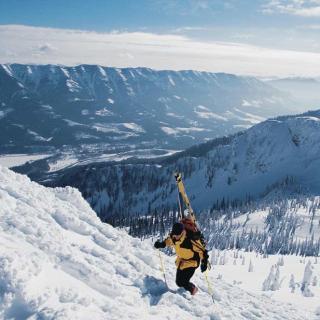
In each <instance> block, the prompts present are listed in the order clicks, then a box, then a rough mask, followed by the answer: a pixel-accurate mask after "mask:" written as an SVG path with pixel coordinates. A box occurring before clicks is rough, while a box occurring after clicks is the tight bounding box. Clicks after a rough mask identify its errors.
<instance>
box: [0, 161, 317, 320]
mask: <svg viewBox="0 0 320 320" xmlns="http://www.w3.org/2000/svg"><path fill="white" fill-rule="evenodd" d="M0 181H1V184H0V204H1V205H0V217H1V224H0V230H1V232H0V244H1V245H0V284H1V285H0V297H1V299H0V318H1V319H5V320H9V319H28V320H36V319H42V320H49V319H55V320H57V319H59V320H62V319H65V320H67V319H68V320H70V319H89V318H90V319H95V320H99V319H119V317H121V318H122V319H139V320H140V319H177V318H180V319H203V320H205V319H260V318H263V319H290V320H294V319H301V320H302V319H316V318H315V314H314V313H311V312H309V311H306V310H303V309H296V308H294V307H293V306H292V305H288V304H284V303H279V302H276V301H273V300H270V299H269V298H268V297H255V296H254V295H252V294H249V293H246V292H245V291H243V290H241V289H239V288H236V287H234V286H232V285H230V284H226V283H224V282H223V281H221V280H219V281H217V280H214V279H212V278H211V281H214V290H215V291H216V292H218V293H219V297H218V296H216V298H217V300H220V301H219V302H218V303H217V304H216V306H214V307H213V306H212V301H211V298H210V297H209V295H208V294H207V293H206V285H205V282H204V280H203V277H202V276H200V274H199V273H197V275H196V277H195V282H196V283H197V284H198V285H199V288H200V291H199V294H198V295H197V296H195V297H194V298H191V297H190V296H189V295H188V294H186V293H184V292H182V291H180V290H178V291H176V287H175V285H174V284H173V283H174V272H175V267H173V258H170V257H166V258H165V265H166V272H167V277H168V282H169V285H170V287H171V288H172V289H173V291H168V290H167V289H166V288H165V286H164V284H163V281H162V275H161V273H160V271H159V270H158V267H159V262H158V257H157V254H156V253H155V252H154V249H153V248H152V247H151V245H150V244H149V243H148V242H140V240H138V239H133V238H131V237H129V236H128V235H127V234H126V233H125V232H124V231H118V230H115V229H114V228H112V227H111V226H109V225H106V224H102V223H101V222H100V220H99V219H98V218H97V216H96V215H95V213H94V212H93V211H92V210H91V209H90V207H89V205H88V204H87V203H86V202H85V201H84V200H83V199H82V197H81V195H80V193H79V192H78V191H77V190H75V189H73V188H55V189H48V188H45V187H43V186H40V185H38V184H37V183H34V182H31V181H30V180H29V179H28V178H27V177H25V176H22V175H18V174H15V173H13V172H12V171H10V170H8V169H5V168H3V167H0Z"/></svg>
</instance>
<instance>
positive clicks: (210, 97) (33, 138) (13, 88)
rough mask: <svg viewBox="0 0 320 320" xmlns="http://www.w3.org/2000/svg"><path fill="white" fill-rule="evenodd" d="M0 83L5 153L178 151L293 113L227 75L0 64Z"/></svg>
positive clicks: (272, 95)
mask: <svg viewBox="0 0 320 320" xmlns="http://www.w3.org/2000/svg"><path fill="white" fill-rule="evenodd" d="M0 88H1V90H0V152H1V153H4V152H20V153H21V152H24V153H25V152H28V153H30V152H31V151H41V152H43V151H48V150H49V151H50V150H52V149H50V148H52V147H54V148H63V149H64V150H65V149H66V148H70V147H77V148H78V149H80V150H78V154H84V153H90V152H92V153H97V154H98V155H101V154H102V153H115V150H116V152H119V151H128V150H132V149H137V148H140V149H141V148H142V149H153V148H155V147H158V148H165V149H175V150H181V149H183V148H186V147H189V146H191V145H194V144H196V143H199V142H203V141H206V140H207V139H212V138H214V137H217V136H222V135H226V134H230V133H233V132H236V131H239V130H242V129H244V128H248V127H250V126H252V125H253V124H256V123H258V122H260V121H263V120H264V119H266V118H268V117H272V116H275V115H280V114H289V113H293V112H295V111H296V109H295V107H294V106H295V102H294V101H293V100H292V99H290V98H288V97H287V95H286V94H283V93H281V92H280V91H279V90H277V89H274V88H273V87H271V86H269V85H268V84H266V83H264V82H262V81H259V80H257V79H255V78H253V77H239V76H235V75H231V74H223V73H217V74H214V73H208V72H196V71H180V72H175V71H155V70H151V69H147V68H126V69H118V68H106V67H101V66H98V65H79V66H76V67H64V66H57V65H20V64H7V65H5V64H3V65H0ZM54 152H56V149H55V150H54Z"/></svg>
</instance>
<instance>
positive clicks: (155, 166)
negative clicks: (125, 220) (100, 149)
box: [43, 111, 320, 218]
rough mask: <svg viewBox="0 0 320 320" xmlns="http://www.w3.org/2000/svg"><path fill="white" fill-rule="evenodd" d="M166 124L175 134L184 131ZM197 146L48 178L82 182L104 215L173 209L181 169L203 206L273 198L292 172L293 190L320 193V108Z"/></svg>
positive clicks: (77, 184)
mask: <svg viewBox="0 0 320 320" xmlns="http://www.w3.org/2000/svg"><path fill="white" fill-rule="evenodd" d="M163 129H164V130H167V131H168V132H170V133H171V134H172V135H174V134H176V130H177V128H176V129H175V130H173V129H172V128H169V127H163ZM180 129H185V128H180ZM184 133H185V134H190V132H188V131H184ZM190 150H191V149H190ZM190 150H189V151H188V150H187V151H186V152H184V153H181V154H176V155H174V156H172V157H171V158H168V159H164V160H163V161H159V162H155V161H153V162H150V161H149V162H148V161H144V162H143V161H141V162H140V163H138V164H123V165H117V164H109V165H102V164H92V165H90V166H88V167H87V168H86V170H87V175H86V176H85V179H84V178H83V174H82V172H83V168H77V169H73V170H68V169H66V170H65V171H63V172H60V173H59V175H56V176H52V177H50V176H47V177H44V179H43V180H45V181H46V182H47V181H49V179H50V178H51V179H52V182H49V183H52V184H53V185H54V186H61V185H62V186H64V185H71V186H75V187H77V188H79V190H80V191H81V192H83V193H84V194H85V198H86V199H87V200H88V201H89V202H90V203H91V204H92V207H93V208H94V210H95V211H96V212H97V213H98V214H99V215H100V216H101V217H103V218H105V217H107V216H108V215H112V214H115V215H118V214H128V213H130V214H132V213H138V214H142V215H143V214H150V213H151V212H153V211H154V210H155V209H156V210H157V211H159V210H160V211H164V212H166V211H169V210H172V208H173V207H174V206H176V203H177V200H176V189H175V181H174V179H173V173H174V172H176V171H177V170H178V171H181V172H182V173H183V174H184V177H185V183H186V186H187V188H188V195H189V197H190V198H191V199H192V204H193V207H194V208H195V210H197V211H201V210H203V211H204V210H207V209H210V208H212V207H213V205H214V204H215V203H216V201H219V202H221V201H222V200H223V199H224V200H225V201H226V200H229V201H232V200H241V201H243V200H245V199H246V197H248V196H250V197H251V198H254V199H258V198H263V197H266V196H268V195H269V194H271V193H272V192H273V191H274V190H276V189H277V187H279V186H280V185H281V184H283V182H285V181H286V180H288V178H289V182H290V185H287V186H285V188H287V189H288V190H289V189H290V188H291V189H294V188H295V189H296V193H300V194H301V193H303V194H308V195H310V194H311V195H318V194H320V176H319V169H318V168H319V166H320V161H319V159H320V151H319V150H320V111H314V112H309V113H305V114H302V115H298V116H286V117H279V118H275V119H270V120H267V121H265V122H262V123H259V124H257V125H255V126H254V127H252V128H250V129H248V130H247V131H245V132H243V133H241V134H238V135H235V136H230V137H225V138H221V139H216V140H212V141H211V142H208V143H207V145H205V144H203V145H200V146H199V152H196V153H192V151H190ZM201 150H203V151H201ZM105 181H108V183H105Z"/></svg>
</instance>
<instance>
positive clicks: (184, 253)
mask: <svg viewBox="0 0 320 320" xmlns="http://www.w3.org/2000/svg"><path fill="white" fill-rule="evenodd" d="M169 246H172V247H174V248H175V251H176V255H177V259H176V267H177V274H176V284H177V286H178V287H183V288H184V289H186V290H188V291H189V292H190V293H191V295H195V294H196V293H197V291H198V288H197V287H196V286H195V285H194V284H193V283H192V282H190V279H191V278H192V276H193V274H194V272H195V270H196V269H197V268H198V267H199V265H201V272H205V271H206V270H207V268H208V258H209V256H208V252H207V250H206V249H205V246H204V244H203V242H202V241H201V239H200V237H199V233H194V232H193V231H191V230H188V229H187V228H185V225H184V224H183V223H181V222H176V223H174V225H173V227H172V231H171V233H170V234H169V236H168V237H167V238H166V239H165V240H163V241H160V240H157V241H156V242H155V243H154V247H155V248H157V249H159V248H165V247H169Z"/></svg>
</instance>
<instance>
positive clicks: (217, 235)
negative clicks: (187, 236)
mask: <svg viewBox="0 0 320 320" xmlns="http://www.w3.org/2000/svg"><path fill="white" fill-rule="evenodd" d="M299 210H302V211H303V215H301V214H299V213H298V211H299ZM258 211H261V214H263V212H265V215H266V217H265V219H261V227H260V228H258V227H256V228H255V229H253V228H248V227H247V226H246V225H247V224H248V222H250V220H251V214H253V213H255V214H257V212H258ZM319 214H320V201H319V198H317V197H315V198H306V197H300V198H298V199H294V200H292V199H291V200H290V199H285V200H273V201H269V202H267V201H262V202H256V201H252V200H251V199H249V198H248V199H247V200H246V201H238V202H236V201H232V202H230V201H228V200H224V199H223V200H222V201H220V202H216V204H215V205H214V206H213V208H212V209H210V210H207V211H205V212H200V213H198V214H197V221H198V224H199V226H200V228H201V230H202V232H203V234H204V236H205V238H206V240H207V242H208V248H209V249H211V248H217V249H221V250H223V249H244V250H246V251H256V252H259V253H262V254H277V253H281V254H295V255H302V256H318V255H319V253H320V238H319V235H320V219H319V218H318V216H319ZM239 217H241V218H239ZM236 218H239V219H236ZM175 221H178V211H177V210H175V209H172V208H168V209H167V210H161V211H156V210H155V211H154V212H153V213H152V214H150V215H148V216H139V215H130V214H127V215H121V216H119V215H114V216H111V217H108V219H107V222H108V223H110V224H112V225H113V226H115V227H120V228H126V229H127V231H128V232H129V234H130V235H132V236H134V237H139V238H141V239H144V238H147V237H150V236H159V237H164V236H166V235H167V234H168V233H169V232H170V229H171V226H172V224H173V223H174V222H175ZM262 224H263V226H262ZM299 228H303V230H306V231H304V234H303V235H302V233H301V229H299ZM297 231H299V233H300V236H298V234H297Z"/></svg>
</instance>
